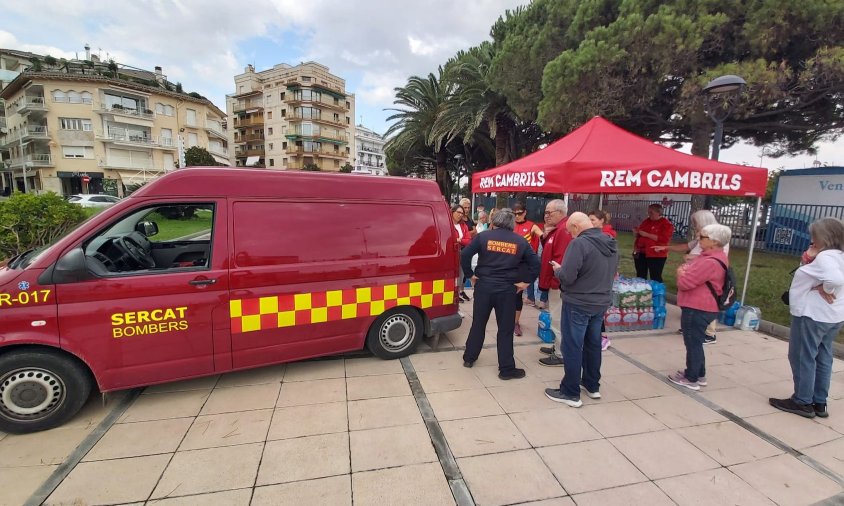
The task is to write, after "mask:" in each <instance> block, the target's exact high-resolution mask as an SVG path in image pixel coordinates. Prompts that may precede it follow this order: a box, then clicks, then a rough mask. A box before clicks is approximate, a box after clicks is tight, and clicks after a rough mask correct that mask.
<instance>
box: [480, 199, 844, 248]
mask: <svg viewBox="0 0 844 506" xmlns="http://www.w3.org/2000/svg"><path fill="white" fill-rule="evenodd" d="M550 200H552V199H550V198H541V197H534V196H528V197H527V201H526V203H525V204H526V207H527V219H529V220H531V221H534V222H537V223H542V222H543V211H544V209H545V205H546V204H547V203H548V201H550ZM515 203H516V199H515V198H510V199H509V200H508V206H510V207H512V206H513V204H515ZM650 204H662V206H663V209H664V213H663V214H664V216H665V217H666V218H667V219H668V221H670V222H671V223H672V224H673V225H674V240H677V241H681V240H683V239H685V238H686V237H688V233H689V227H690V219H689V217H690V215H691V202H689V201H672V200H664V201H658V200H607V199H606V197H605V200H604V203H603V206H602V209H603V210H604V211H606V212H607V213H609V214H610V221H611V223H612V225H613V227H614V228H615V229H616V230H618V231H621V232H630V231H632V229H633V227H637V226H639V224H640V223H641V222H642V220H644V219H645V218H646V217H647V210H648V206H649V205H650ZM478 205H483V206H484V207H485V208H486V209H487V211H488V210H489V209H492V208H493V207H495V197H478V196H476V197H475V206H478ZM755 206H756V201H755V200H754V199H747V200H745V201H742V202H737V203H731V204H721V205H715V206H713V208H712V212H713V213H714V214H715V217H716V218H717V219H718V223H721V224H723V225H727V226H728V227H730V228H731V229H732V231H733V238H732V240H731V241H730V246H732V247H736V248H747V247H749V245H750V234H751V231H752V229H753V208H754V207H755ZM587 207H588V199H587V198H581V197H577V196H576V197H573V198H570V199H569V213H572V212H575V211H581V212H584V213H588V212H589V211H591V209H588V208H587ZM826 217H834V218H838V219H844V205H842V206H821V205H813V204H762V206H761V207H760V209H759V215H758V216H757V220H756V223H757V228H756V243H755V249H756V250H757V251H759V250H766V251H769V252H771V253H781V254H786V255H800V254H801V253H802V252H803V251H805V250H806V248H807V247H808V245H809V241H810V239H809V225H810V224H811V223H812V222H813V221H815V220H818V219H820V218H826Z"/></svg>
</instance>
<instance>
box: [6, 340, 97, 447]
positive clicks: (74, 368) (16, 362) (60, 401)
mask: <svg viewBox="0 0 844 506" xmlns="http://www.w3.org/2000/svg"><path fill="white" fill-rule="evenodd" d="M91 386H92V381H91V375H90V374H89V373H88V371H87V370H86V369H85V368H84V367H82V366H81V365H79V364H78V363H76V362H75V361H73V360H72V359H70V358H68V357H65V356H62V355H60V354H58V353H54V352H46V351H40V350H32V349H28V350H25V351H23V350H22V351H12V352H9V353H6V354H3V355H0V430H2V431H5V432H10V433H16V434H22V433H26V432H35V431H39V430H45V429H51V428H53V427H56V426H58V425H61V424H62V423H64V422H66V421H67V420H68V419H70V417H72V416H73V415H75V414H76V413H77V412H78V411H79V409H80V408H81V407H82V405H83V404H85V401H87V400H88V394H90V393H91Z"/></svg>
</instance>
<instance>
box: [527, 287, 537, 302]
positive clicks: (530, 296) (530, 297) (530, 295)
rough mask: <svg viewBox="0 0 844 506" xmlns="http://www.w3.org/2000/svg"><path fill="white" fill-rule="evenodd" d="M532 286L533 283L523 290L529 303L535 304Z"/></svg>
mask: <svg viewBox="0 0 844 506" xmlns="http://www.w3.org/2000/svg"><path fill="white" fill-rule="evenodd" d="M533 285H534V283H531V284H529V285H528V287H527V288H525V295H527V298H528V300H529V301H531V302H536V293H535V292H534V290H533Z"/></svg>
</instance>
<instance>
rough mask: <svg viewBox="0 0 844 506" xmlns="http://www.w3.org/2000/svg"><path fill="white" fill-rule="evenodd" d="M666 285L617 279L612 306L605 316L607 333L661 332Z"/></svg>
mask: <svg viewBox="0 0 844 506" xmlns="http://www.w3.org/2000/svg"><path fill="white" fill-rule="evenodd" d="M665 315H666V310H665V285H664V284H662V283H657V282H655V281H648V280H645V279H642V278H627V277H624V276H616V279H615V280H614V281H613V290H612V306H611V307H610V308H609V309H608V310H607V312H606V314H605V315H604V325H605V327H606V329H607V332H623V331H632V330H647V329H661V328H663V327H664V326H665Z"/></svg>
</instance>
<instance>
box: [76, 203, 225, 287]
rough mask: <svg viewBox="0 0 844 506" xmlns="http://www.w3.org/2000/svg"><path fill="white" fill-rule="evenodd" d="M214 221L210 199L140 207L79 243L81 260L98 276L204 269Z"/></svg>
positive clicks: (208, 259) (207, 266)
mask: <svg viewBox="0 0 844 506" xmlns="http://www.w3.org/2000/svg"><path fill="white" fill-rule="evenodd" d="M213 225H214V205H213V204H205V203H193V202H192V203H185V204H179V203H168V204H167V205H158V206H152V207H146V208H143V209H139V210H136V211H134V212H132V214H130V215H128V216H123V217H121V218H120V219H119V220H118V221H117V222H115V223H114V224H112V225H111V226H110V227H109V228H107V229H106V230H105V231H103V232H101V233H100V234H98V235H96V236H95V237H93V238H92V239H90V240H89V241H88V242H86V243H85V244H84V245H83V249H84V252H85V257H86V264H87V266H88V268H89V270H90V271H92V272H93V273H94V274H96V275H98V276H117V275H121V274H124V273H137V272H144V273H151V272H167V271H172V270H174V269H179V270H184V269H191V270H204V269H208V268H209V267H210V265H211V250H212V248H211V241H212V237H213V229H214V226H213Z"/></svg>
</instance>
